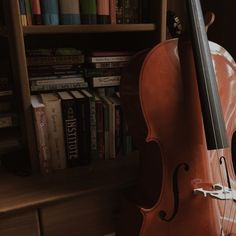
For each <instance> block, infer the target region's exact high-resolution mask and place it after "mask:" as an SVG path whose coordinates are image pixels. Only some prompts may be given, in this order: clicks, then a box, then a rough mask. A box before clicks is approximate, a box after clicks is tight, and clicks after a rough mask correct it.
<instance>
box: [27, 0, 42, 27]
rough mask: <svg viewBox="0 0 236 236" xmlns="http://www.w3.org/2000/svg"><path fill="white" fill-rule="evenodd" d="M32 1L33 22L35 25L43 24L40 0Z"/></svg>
mask: <svg viewBox="0 0 236 236" xmlns="http://www.w3.org/2000/svg"><path fill="white" fill-rule="evenodd" d="M30 3H31V10H32V23H33V24H34V25H41V24H42V23H43V21H42V12H41V4H40V0H31V1H30Z"/></svg>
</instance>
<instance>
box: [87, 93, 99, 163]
mask: <svg viewBox="0 0 236 236" xmlns="http://www.w3.org/2000/svg"><path fill="white" fill-rule="evenodd" d="M89 103H90V106H89V112H90V138H91V139H90V142H91V159H97V157H98V150H97V127H96V104H95V100H94V97H92V98H90V102H89Z"/></svg>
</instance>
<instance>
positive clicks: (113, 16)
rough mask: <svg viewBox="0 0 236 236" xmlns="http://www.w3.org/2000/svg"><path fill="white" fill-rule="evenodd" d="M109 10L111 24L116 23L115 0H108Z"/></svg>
mask: <svg viewBox="0 0 236 236" xmlns="http://www.w3.org/2000/svg"><path fill="white" fill-rule="evenodd" d="M109 11H110V21H111V24H116V0H110V2H109Z"/></svg>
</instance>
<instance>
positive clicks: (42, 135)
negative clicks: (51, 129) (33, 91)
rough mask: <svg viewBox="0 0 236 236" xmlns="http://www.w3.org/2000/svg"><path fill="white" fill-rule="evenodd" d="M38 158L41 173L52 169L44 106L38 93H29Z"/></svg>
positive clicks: (46, 172)
mask: <svg viewBox="0 0 236 236" xmlns="http://www.w3.org/2000/svg"><path fill="white" fill-rule="evenodd" d="M31 105H32V110H33V118H34V127H35V135H36V141H37V149H38V158H39V163H40V170H41V173H42V174H48V173H50V172H51V171H52V166H51V156H50V151H49V136H48V122H47V116H46V108H45V105H44V104H43V103H42V101H41V98H40V96H39V95H31Z"/></svg>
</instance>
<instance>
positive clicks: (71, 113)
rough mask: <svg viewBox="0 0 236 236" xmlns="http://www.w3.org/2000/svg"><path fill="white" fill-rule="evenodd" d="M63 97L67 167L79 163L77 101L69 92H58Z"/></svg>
mask: <svg viewBox="0 0 236 236" xmlns="http://www.w3.org/2000/svg"><path fill="white" fill-rule="evenodd" d="M58 95H59V97H60V99H61V107H62V117H63V127H64V138H65V150H66V157H67V167H75V166H78V165H79V149H78V148H79V146H78V124H77V123H78V120H77V109H76V101H75V99H74V98H73V97H72V96H71V95H70V93H69V92H66V91H62V92H58Z"/></svg>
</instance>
